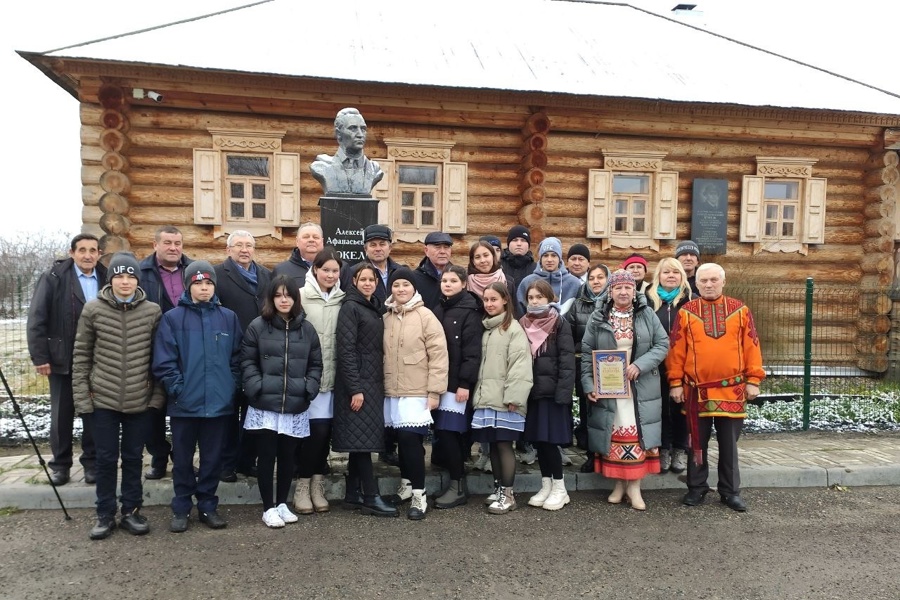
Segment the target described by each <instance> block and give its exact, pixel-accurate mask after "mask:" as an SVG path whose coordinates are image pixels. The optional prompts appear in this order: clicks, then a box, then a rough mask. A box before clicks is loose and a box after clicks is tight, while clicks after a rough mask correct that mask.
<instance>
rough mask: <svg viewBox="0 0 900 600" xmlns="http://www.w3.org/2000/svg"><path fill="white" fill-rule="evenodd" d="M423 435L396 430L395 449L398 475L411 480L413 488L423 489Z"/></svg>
mask: <svg viewBox="0 0 900 600" xmlns="http://www.w3.org/2000/svg"><path fill="white" fill-rule="evenodd" d="M424 439H425V436H424V435H422V434H421V433H413V432H412V431H404V430H402V429H400V430H397V449H398V451H399V452H398V453H399V454H400V476H401V477H402V478H403V479H409V480H410V481H411V482H412V487H413V489H414V490H424V489H425V445H424V443H423V441H424Z"/></svg>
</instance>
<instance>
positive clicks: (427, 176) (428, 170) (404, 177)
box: [400, 165, 437, 185]
mask: <svg viewBox="0 0 900 600" xmlns="http://www.w3.org/2000/svg"><path fill="white" fill-rule="evenodd" d="M400 183H401V184H403V183H405V184H409V185H437V167H425V166H413V165H400Z"/></svg>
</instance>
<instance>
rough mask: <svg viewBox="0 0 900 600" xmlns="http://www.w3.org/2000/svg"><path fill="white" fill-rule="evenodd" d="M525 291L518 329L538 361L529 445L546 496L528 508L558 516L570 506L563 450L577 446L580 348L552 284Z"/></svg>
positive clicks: (530, 400) (537, 496)
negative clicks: (575, 423)
mask: <svg viewBox="0 0 900 600" xmlns="http://www.w3.org/2000/svg"><path fill="white" fill-rule="evenodd" d="M524 291H525V294H524V295H525V300H526V302H527V308H526V313H525V316H524V317H522V318H521V319H519V324H520V325H522V328H523V329H524V330H525V335H527V336H528V342H529V344H530V345H531V356H532V357H533V358H534V362H533V363H532V370H533V373H534V385H533V386H532V388H531V394H530V396H529V397H528V413H527V416H526V417H525V440H526V441H529V442H533V443H534V446H535V448H537V454H538V463H539V464H540V467H541V490H540V491H539V492H538V493H537V494H535V495H534V496H532V497H531V499H530V500H529V501H528V504H529V505H530V506H536V507H543V508H545V509H547V510H559V509H560V508H562V507H563V506H565V505H566V504H568V503H569V494H568V493H567V492H566V487H565V484H564V482H563V473H562V456H561V455H560V453H559V448H558V447H559V446H568V445H570V444H571V443H572V390H573V389H574V388H575V343H574V341H573V340H572V328H571V327H570V326H569V324H568V323H567V322H566V321H565V319H563V318H562V317H561V316H560V315H559V310H558V308H557V305H556V304H555V301H556V297H555V295H554V293H553V288H551V287H550V284H548V283H547V282H546V281H544V280H543V279H535V280H532V281H531V282H529V283H527V284H526V285H525V290H524ZM551 303H552V304H551Z"/></svg>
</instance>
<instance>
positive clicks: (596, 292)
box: [566, 263, 609, 473]
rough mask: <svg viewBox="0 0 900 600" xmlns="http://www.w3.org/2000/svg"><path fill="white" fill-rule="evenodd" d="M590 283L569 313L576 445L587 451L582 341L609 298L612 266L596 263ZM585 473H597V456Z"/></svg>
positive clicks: (588, 459)
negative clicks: (599, 307)
mask: <svg viewBox="0 0 900 600" xmlns="http://www.w3.org/2000/svg"><path fill="white" fill-rule="evenodd" d="M587 277H588V278H587V281H586V282H585V283H584V284H583V285H582V286H581V289H580V290H579V291H578V295H577V296H575V303H574V304H573V305H572V308H570V309H569V312H567V313H566V321H568V323H569V325H570V326H571V327H572V337H573V338H574V340H575V350H576V356H575V359H576V360H575V375H576V377H575V394H577V395H578V416H579V423H578V427H576V428H575V442H576V443H577V444H578V447H579V448H581V449H583V450H587V421H588V412H589V411H590V409H591V408H590V406H591V405H590V403H589V402H588V400H587V394H585V393H584V389H583V388H582V387H581V353H580V352H578V351H579V350H580V349H581V338H583V337H584V332H585V330H586V329H587V324H588V322H589V321H590V320H591V315H592V314H594V311H595V310H596V309H597V307H598V306H600V305H601V304H602V303H603V301H604V300H605V299H606V283H607V282H608V281H609V267H607V266H606V265H604V264H601V263H596V264H594V265H592V266H591V268H589V269H588V272H587ZM581 472H582V473H593V472H594V453H593V452H588V453H587V457H586V459H585V461H584V463H583V464H582V465H581Z"/></svg>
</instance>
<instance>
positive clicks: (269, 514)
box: [263, 508, 284, 529]
mask: <svg viewBox="0 0 900 600" xmlns="http://www.w3.org/2000/svg"><path fill="white" fill-rule="evenodd" d="M263 523H265V524H266V527H271V528H272V529H279V528H281V527H284V521H283V520H282V519H281V517H279V516H278V509H277V508H270V509H269V510H267V511H266V512H264V513H263Z"/></svg>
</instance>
